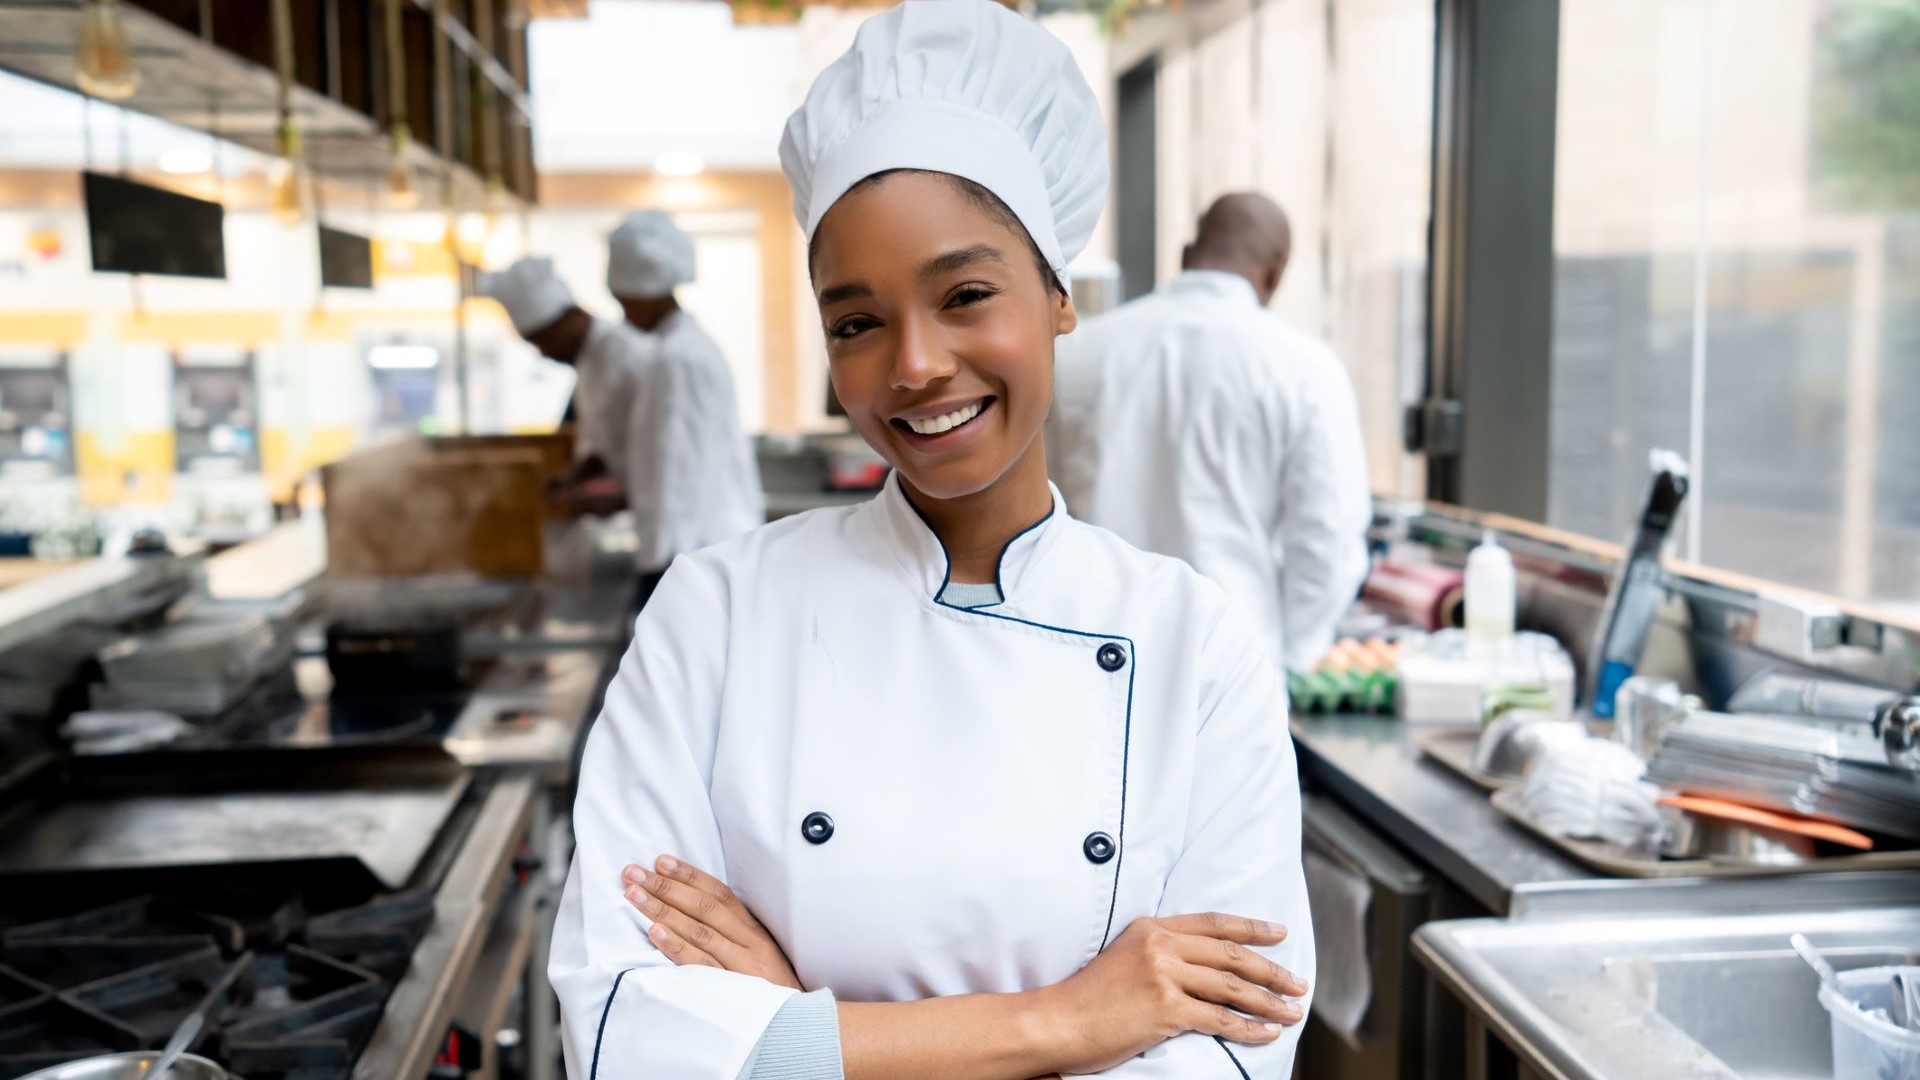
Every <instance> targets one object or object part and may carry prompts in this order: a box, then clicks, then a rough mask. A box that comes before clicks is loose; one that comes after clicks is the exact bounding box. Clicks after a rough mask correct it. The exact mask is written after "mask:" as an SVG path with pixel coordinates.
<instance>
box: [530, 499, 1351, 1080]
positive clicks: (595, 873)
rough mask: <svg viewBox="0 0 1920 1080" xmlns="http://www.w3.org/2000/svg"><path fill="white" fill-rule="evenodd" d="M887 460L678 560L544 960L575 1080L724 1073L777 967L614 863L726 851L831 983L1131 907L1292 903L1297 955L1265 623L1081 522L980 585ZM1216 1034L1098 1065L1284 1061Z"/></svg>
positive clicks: (1091, 951)
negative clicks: (963, 581)
mask: <svg viewBox="0 0 1920 1080" xmlns="http://www.w3.org/2000/svg"><path fill="white" fill-rule="evenodd" d="M946 577H947V560H946V557H945V554H944V552H943V550H942V548H941V545H940V543H939V541H938V539H937V538H936V537H935V536H934V534H933V532H932V531H931V530H930V529H929V528H928V527H927V525H926V524H925V522H924V521H923V520H922V519H921V518H920V516H919V515H918V514H917V512H916V511H915V510H914V509H913V507H912V504H911V503H909V502H908V501H907V499H906V497H905V496H904V495H903V494H902V492H901V490H900V486H899V481H898V480H897V479H895V480H893V481H890V482H889V484H888V486H887V488H886V489H885V490H884V491H883V492H882V494H881V495H879V496H878V497H876V498H875V499H873V500H872V501H870V502H867V503H864V504H861V505H859V506H854V507H841V508H833V509H826V510H817V511H813V512H810V513H806V514H800V515H797V516H794V517H790V518H786V519H783V520H781V521H779V522H776V523H774V524H771V525H768V526H766V527H764V528H761V529H758V530H756V531H754V532H752V533H749V534H748V535H746V536H744V537H741V538H738V539H735V540H732V541H729V542H727V543H724V544H721V545H718V546H715V547H712V548H708V549H706V550H703V551H700V552H697V553H695V554H693V555H690V556H683V557H681V558H680V559H678V560H676V561H675V562H674V564H673V567H672V569H671V570H669V571H668V573H667V575H666V578H665V580H664V581H663V582H662V583H661V585H660V589H659V591H658V592H657V593H655V594H654V597H653V600H652V603H651V604H649V605H648V607H647V608H646V610H645V611H644V612H643V613H642V614H641V616H640V619H639V623H638V626H637V628H636V632H635V637H634V641H633V644H632V645H631V647H630V648H629V650H628V652H627V654H626V656H625V658H624V659H623V660H622V662H621V665H620V671H619V674H618V675H617V676H616V678H615V680H614V682H613V684H612V686H611V687H610V688H609V690H608V692H607V699H606V706H605V709H604V711H603V712H602V713H601V716H600V719H599V721H598V723H597V725H596V726H595V727H594V729H593V733H592V735H591V737H590V738H589V740H588V744H587V748H586V753H585V757H584V759H583V762H582V766H581V779H580V793H579V799H578V802H577V803H576V805H575V809H574V828H575V833H576V838H577V848H576V850H575V854H574V861H573V865H572V869H571V872H570V874H569V876H568V879H567V886H566V891H565V894H564V896H563V897H562V900H561V905H560V910H559V914H558V921H557V924H556V926H555V930H554V943H553V952H552V960H551V966H550V968H549V973H550V975H551V977H552V980H553V984H554V987H555V989H556V990H557V991H558V993H559V996H560V1001H561V1007H562V1012H563V1015H564V1027H565V1046H566V1055H567V1063H568V1071H569V1073H570V1075H571V1076H572V1077H574V1080H641V1078H652V1077H674V1078H676V1080H705V1078H713V1080H734V1078H735V1076H736V1075H737V1074H738V1072H739V1070H740V1068H741V1065H742V1063H743V1062H744V1061H745V1060H746V1058H747V1055H748V1053H749V1052H750V1051H751V1050H752V1049H753V1047H754V1045H755V1043H756V1042H757V1041H758V1040H759V1039H760V1037H761V1034H762V1032H763V1030H764V1029H765V1028H766V1026H767V1023H768V1020H769V1019H770V1018H771V1017H772V1016H773V1015H774V1014H775V1012H776V1011H778V1010H779V1009H780V1007H781V1005H782V1003H783V1002H785V1001H786V1000H787V999H788V998H789V996H790V995H791V994H792V993H793V991H790V990H786V989H782V988H779V987H776V986H773V985H772V984H770V983H767V982H765V981H762V980H760V979H757V978H751V977H748V976H744V975H736V974H732V973H729V972H724V971H719V970H715V969H712V968H706V967H675V966H674V965H673V964H672V963H671V962H670V961H668V960H667V959H666V958H665V957H664V956H663V955H662V954H661V953H660V952H659V951H657V950H656V949H655V948H654V947H653V945H652V944H651V943H650V942H649V941H648V940H647V938H646V934H645V928H646V926H647V920H646V919H645V918H644V917H643V916H641V915H640V914H639V913H638V912H637V911H635V910H634V909H633V908H632V907H631V906H630V905H629V904H628V903H627V901H626V900H625V899H624V897H623V896H622V894H621V888H622V886H621V882H620V871H621V868H622V867H623V866H625V865H627V864H628V863H635V862H638V863H642V864H650V863H651V862H652V861H653V860H654V859H655V858H656V857H658V856H659V855H661V854H663V853H667V854H672V855H675V856H676V857H679V858H683V859H686V860H689V861H691V862H692V863H694V864H695V865H697V866H700V867H702V868H704V869H706V870H708V871H710V872H712V873H714V874H716V875H718V876H719V877H721V878H722V879H724V880H725V881H726V882H727V883H728V884H729V885H731V886H732V887H733V888H734V889H735V890H736V892H737V893H738V894H739V895H740V897H741V898H742V899H743V900H744V901H745V903H746V904H747V906H748V907H749V908H750V909H751V910H752V911H753V912H754V914H755V915H757V916H759V918H760V920H761V921H762V922H763V923H765V924H766V926H767V929H768V930H769V931H770V932H771V933H772V934H773V936H774V937H775V938H776V939H777V940H778V941H779V943H780V945H781V947H782V948H783V949H784V950H785V951H786V954H787V956H788V958H789V959H790V960H791V961H792V962H793V967H794V971H795V973H796V974H797V975H798V976H799V978H800V981H801V982H802V983H803V984H805V985H806V986H807V987H808V988H809V989H818V988H821V987H827V988H831V989H832V990H833V992H834V993H835V995H837V997H838V998H839V999H840V1000H843V1001H892V1000H909V999H923V998H927V997H930V996H945V995H954V994H962V993H969V992H1011V991H1021V990H1029V989H1034V988H1038V987H1042V986H1046V985H1050V984H1053V983H1056V982H1059V981H1060V980H1062V979H1065V978H1067V977H1068V976H1070V975H1072V974H1073V973H1075V972H1076V971H1079V970H1080V969H1081V968H1082V967H1084V966H1085V965H1086V964H1087V962H1088V961H1090V960H1092V959H1093V957H1094V956H1095V955H1096V954H1097V953H1098V952H1099V951H1100V950H1101V949H1102V948H1103V947H1104V946H1105V945H1106V943H1108V942H1109V941H1111V940H1112V939H1113V938H1114V937H1115V936H1116V935H1118V934H1119V933H1120V932H1121V931H1122V930H1124V929H1125V928H1126V926H1127V924H1128V922H1129V921H1131V920H1132V919H1134V918H1136V917H1139V916H1143V915H1173V914H1184V913H1191V912H1202V911H1224V912H1230V913H1234V914H1241V915H1248V916H1252V917H1255V918H1263V919H1270V920H1273V921H1276V922H1281V923H1285V924H1286V925H1287V927H1288V928H1289V931H1290V935H1289V937H1288V939H1287V940H1286V942H1285V943H1283V944H1281V945H1279V946H1277V947H1273V948H1268V949H1263V950H1262V951H1263V952H1265V953H1267V954H1268V955H1269V956H1271V957H1272V958H1273V959H1274V960H1276V961H1277V962H1279V963H1280V964H1282V965H1284V966H1285V967H1287V968H1288V969H1290V970H1292V971H1294V972H1297V973H1299V974H1300V975H1301V976H1302V977H1304V978H1306V979H1308V980H1309V982H1311V980H1312V979H1313V975H1314V961H1313V930H1312V926H1311V923H1310V921H1309V918H1308V912H1307V900H1306V891H1305V884H1304V879H1303V876H1302V870H1301V856H1300V797H1299V788H1298V780H1297V776H1296V774H1295V765H1294V755H1293V747H1292V743H1291V742H1290V741H1289V738H1288V735H1287V725H1286V721H1285V715H1284V713H1285V698H1284V694H1283V690H1282V687H1281V685H1280V683H1279V680H1278V677H1277V673H1276V672H1275V671H1274V669H1273V667H1272V665H1271V664H1270V663H1269V662H1268V658H1267V655H1266V651H1265V648H1264V645H1263V643H1262V642H1261V640H1260V639H1259V637H1258V635H1257V634H1256V633H1255V632H1254V631H1253V630H1252V627H1251V625H1250V623H1249V622H1248V621H1247V619H1246V618H1245V617H1244V616H1243V615H1242V614H1241V613H1240V612H1239V610H1238V608H1237V606H1235V605H1234V604H1232V602H1231V601H1229V600H1228V599H1227V598H1226V596H1225V595H1224V594H1223V593H1222V591H1221V590H1220V589H1219V588H1218V587H1217V586H1215V585H1214V584H1212V583H1211V582H1208V581H1206V580H1204V579H1203V578H1201V577H1200V576H1199V575H1197V574H1195V573H1194V572H1193V571H1191V570H1190V569H1189V568H1187V567H1186V566H1184V565H1181V564H1180V563H1179V562H1177V561H1175V560H1172V559H1167V558H1163V557H1160V556H1156V555H1149V554H1146V553H1143V552H1140V551H1138V550H1136V549H1134V548H1132V547H1129V546H1128V545H1127V544H1125V543H1123V542H1122V541H1120V540H1119V539H1118V538H1116V537H1115V536H1113V535H1112V534H1111V533H1108V532H1105V531H1103V530H1100V529H1096V528H1093V527H1092V526H1089V525H1086V524H1084V523H1081V522H1078V521H1075V520H1073V519H1072V518H1070V517H1068V516H1067V514H1066V511H1065V508H1064V506H1063V505H1062V503H1061V501H1060V498H1059V494H1058V492H1055V493H1054V510H1053V512H1052V514H1051V515H1049V516H1048V517H1047V518H1046V519H1045V520H1044V521H1042V522H1040V523H1039V524H1037V525H1036V526H1035V527H1033V528H1031V529H1029V530H1027V531H1026V532H1024V533H1022V534H1020V535H1019V536H1018V537H1016V538H1015V539H1014V540H1012V541H1011V542H1010V543H1009V544H1008V545H1007V547H1006V550H1005V551H1004V552H1003V553H1002V555H1001V562H1000V568H999V589H1000V594H1001V595H1002V596H1003V597H1004V599H1003V600H1002V602H1000V603H999V604H996V605H993V606H990V607H987V608H981V609H973V610H967V609H960V608H954V607H950V606H947V605H944V604H942V603H939V602H937V601H936V599H935V598H936V597H938V596H940V595H941V593H942V591H943V588H944V586H945V583H946ZM1299 1033H1300V1028H1299V1027H1298V1026H1294V1027H1290V1028H1289V1029H1288V1030H1287V1033H1286V1034H1285V1036H1283V1038H1282V1039H1281V1040H1280V1041H1278V1042H1277V1043H1274V1044H1272V1045H1268V1046H1259V1047H1254V1046H1243V1045H1237V1044H1227V1043H1221V1042H1219V1041H1217V1040H1215V1039H1213V1038H1211V1037H1207V1036H1202V1035H1195V1034H1189V1035H1183V1036H1180V1037H1178V1038H1175V1039H1171V1040H1169V1041H1166V1042H1163V1043H1161V1044H1160V1045H1158V1046H1156V1047H1154V1048H1153V1049H1151V1050H1149V1051H1148V1052H1147V1053H1145V1054H1144V1055H1142V1056H1140V1057H1137V1058H1135V1059H1132V1060H1130V1061H1128V1062H1125V1063H1123V1064H1121V1065H1120V1066H1118V1067H1116V1068H1114V1069H1112V1070H1110V1071H1109V1072H1108V1073H1107V1074H1106V1075H1109V1076H1113V1077H1120V1078H1127V1080H1148V1078H1153V1080H1176V1078H1178V1080H1215V1078H1217V1080H1237V1078H1239V1077H1241V1076H1243V1075H1244V1076H1247V1077H1251V1078H1253V1080H1283V1078H1285V1077H1287V1076H1288V1075H1289V1074H1290V1071H1291V1068H1292V1059H1293V1052H1294V1048H1295V1045H1296V1043H1297V1040H1298V1038H1299Z"/></svg>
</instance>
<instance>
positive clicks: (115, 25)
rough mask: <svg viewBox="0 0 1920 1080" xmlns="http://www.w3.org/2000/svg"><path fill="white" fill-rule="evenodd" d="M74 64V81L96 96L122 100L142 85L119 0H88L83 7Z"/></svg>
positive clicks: (110, 99) (130, 95) (124, 15)
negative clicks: (78, 43)
mask: <svg viewBox="0 0 1920 1080" xmlns="http://www.w3.org/2000/svg"><path fill="white" fill-rule="evenodd" d="M74 66H75V68H76V69H77V70H75V72H74V81H75V82H77V83H79V84H80V89H81V90H84V91H86V92H87V93H89V94H92V95H93V96H94V97H97V98H106V99H107V100H108V101H122V100H125V99H126V98H129V97H132V96H133V92H134V90H135V89H137V88H138V87H139V86H140V69H139V67H138V66H137V65H135V63H134V61H133V49H132V47H131V46H130V45H128V43H127V22H126V14H125V12H123V11H121V10H120V0H87V2H86V4H85V6H84V7H82V8H81V9H80V45H79V49H78V52H77V54H76V56H75V57H74Z"/></svg>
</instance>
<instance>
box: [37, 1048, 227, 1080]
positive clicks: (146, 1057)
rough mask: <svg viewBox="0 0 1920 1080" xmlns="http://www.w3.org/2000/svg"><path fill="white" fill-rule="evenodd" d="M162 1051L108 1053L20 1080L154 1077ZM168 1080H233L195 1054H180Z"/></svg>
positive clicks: (147, 1079)
mask: <svg viewBox="0 0 1920 1080" xmlns="http://www.w3.org/2000/svg"><path fill="white" fill-rule="evenodd" d="M159 1061H160V1051H158V1050H139V1051H135V1052H134V1053H130V1054H107V1055H105V1056H103V1057H90V1058H82V1059H81V1060H79V1061H69V1062H67V1063H66V1064H64V1065H54V1066H52V1067H50V1068H45V1069H41V1070H40V1071H39V1072H37V1073H28V1074H27V1075H26V1076H24V1077H22V1078H21V1080H154V1078H153V1067H154V1066H155V1065H156V1064H158V1063H159ZM165 1080H233V1074H231V1073H229V1072H227V1070H225V1069H223V1068H221V1067H220V1066H218V1065H216V1064H214V1063H213V1062H211V1061H208V1060H207V1059H206V1058H203V1057H200V1056H198V1055H195V1054H181V1055H180V1060H178V1061H176V1062H174V1063H173V1068H171V1069H168V1070H167V1075H166V1078H165Z"/></svg>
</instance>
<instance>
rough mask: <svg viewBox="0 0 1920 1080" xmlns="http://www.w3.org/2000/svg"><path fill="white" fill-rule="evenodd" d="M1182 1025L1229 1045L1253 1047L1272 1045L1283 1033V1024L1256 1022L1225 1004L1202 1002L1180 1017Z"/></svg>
mask: <svg viewBox="0 0 1920 1080" xmlns="http://www.w3.org/2000/svg"><path fill="white" fill-rule="evenodd" d="M1182 1026H1184V1027H1185V1028H1186V1029H1187V1030H1188V1031H1197V1032H1199V1033H1200V1034H1202V1035H1218V1036H1219V1037H1220V1038H1222V1039H1227V1040H1229V1041H1231V1042H1237V1043H1247V1044H1250V1045H1255V1046H1257V1045H1259V1044H1261V1043H1270V1042H1273V1041H1274V1040H1275V1039H1278V1038H1279V1037H1280V1036H1281V1035H1282V1034H1283V1033H1284V1032H1285V1031H1286V1026H1285V1025H1283V1024H1277V1023H1272V1022H1269V1021H1265V1020H1256V1019H1254V1018H1252V1017H1249V1016H1242V1015H1241V1014H1239V1013H1237V1012H1234V1011H1233V1010H1232V1009H1229V1008H1227V1007H1226V1006H1225V1005H1211V1004H1208V1003H1206V1002H1202V1001H1195V1002H1194V1003H1193V1004H1192V1006H1191V1007H1190V1009H1189V1010H1188V1012H1187V1015H1186V1016H1185V1017H1183V1018H1182Z"/></svg>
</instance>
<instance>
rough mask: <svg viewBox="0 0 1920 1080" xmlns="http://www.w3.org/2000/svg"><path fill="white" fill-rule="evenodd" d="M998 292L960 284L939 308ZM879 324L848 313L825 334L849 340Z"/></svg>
mask: <svg viewBox="0 0 1920 1080" xmlns="http://www.w3.org/2000/svg"><path fill="white" fill-rule="evenodd" d="M998 292H999V290H998V289H993V288H989V287H987V286H985V285H962V286H960V287H959V288H957V289H955V290H953V291H952V292H951V293H948V294H947V300H946V303H945V304H944V305H942V308H941V309H942V310H943V311H951V310H953V309H955V308H964V307H972V306H973V305H975V304H979V303H982V302H983V301H986V300H991V299H992V298H993V297H994V296H995V294H997V293H998ZM879 325H880V320H878V319H876V318H874V317H873V316H871V315H849V316H847V317H846V318H844V319H841V320H839V321H838V322H836V323H834V324H833V325H832V326H830V327H828V328H827V336H828V337H829V338H831V339H833V340H835V341H851V340H853V339H854V338H857V337H859V336H860V335H861V334H864V333H866V332H867V331H869V330H871V329H873V328H874V327H876V326H879Z"/></svg>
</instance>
